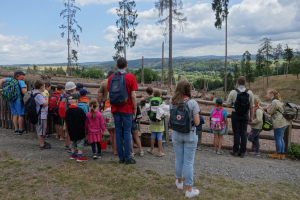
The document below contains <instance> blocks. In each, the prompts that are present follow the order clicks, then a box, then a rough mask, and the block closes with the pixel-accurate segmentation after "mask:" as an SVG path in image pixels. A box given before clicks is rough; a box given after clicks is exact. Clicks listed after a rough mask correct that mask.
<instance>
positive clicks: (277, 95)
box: [268, 89, 281, 100]
mask: <svg viewBox="0 0 300 200" xmlns="http://www.w3.org/2000/svg"><path fill="white" fill-rule="evenodd" d="M268 93H271V94H273V95H274V97H275V98H276V99H278V100H281V97H280V94H279V92H277V91H276V90H274V89H271V90H268Z"/></svg>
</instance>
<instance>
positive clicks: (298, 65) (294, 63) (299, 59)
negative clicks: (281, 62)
mask: <svg viewBox="0 0 300 200" xmlns="http://www.w3.org/2000/svg"><path fill="white" fill-rule="evenodd" d="M290 68H291V71H292V74H293V75H297V79H299V73H300V51H298V50H296V56H294V57H293V58H292V60H291V64H290Z"/></svg>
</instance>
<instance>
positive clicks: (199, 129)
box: [196, 112, 205, 151]
mask: <svg viewBox="0 0 300 200" xmlns="http://www.w3.org/2000/svg"><path fill="white" fill-rule="evenodd" d="M200 113H201V112H199V119H200V124H199V126H196V130H197V135H198V144H197V148H196V150H199V151H201V141H202V124H204V123H205V122H204V118H203V117H202V116H201V115H200Z"/></svg>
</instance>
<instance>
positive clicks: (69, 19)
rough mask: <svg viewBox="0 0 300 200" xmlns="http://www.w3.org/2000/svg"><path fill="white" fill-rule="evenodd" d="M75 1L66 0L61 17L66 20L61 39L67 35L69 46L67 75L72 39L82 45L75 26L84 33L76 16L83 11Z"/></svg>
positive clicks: (68, 65) (62, 27)
mask: <svg viewBox="0 0 300 200" xmlns="http://www.w3.org/2000/svg"><path fill="white" fill-rule="evenodd" d="M74 3H75V0H64V6H65V9H63V10H62V11H61V13H60V16H61V17H62V18H63V19H65V20H66V22H65V23H63V24H62V25H61V26H60V27H59V28H60V29H62V30H63V32H61V37H62V38H63V37H64V36H65V34H67V37H68V38H67V45H68V58H67V59H68V64H67V75H68V74H69V73H70V63H71V58H70V45H71V39H70V37H72V41H73V42H74V44H76V45H77V46H78V44H79V43H80V40H79V35H78V34H77V30H76V28H75V26H76V27H77V28H78V29H79V30H80V32H82V28H81V26H79V25H78V23H77V21H76V20H75V15H76V12H77V11H80V10H81V9H80V8H79V7H77V6H75V5H74Z"/></svg>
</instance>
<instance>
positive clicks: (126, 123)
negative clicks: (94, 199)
mask: <svg viewBox="0 0 300 200" xmlns="http://www.w3.org/2000/svg"><path fill="white" fill-rule="evenodd" d="M117 67H118V69H119V70H118V71H117V74H113V75H111V76H110V77H109V78H108V83H107V90H108V91H109V92H110V93H109V98H110V103H111V104H112V105H111V112H112V113H113V116H114V121H115V129H116V142H117V150H118V155H119V159H120V161H119V163H125V164H135V163H136V162H135V160H133V159H132V158H130V144H131V124H132V119H133V116H132V114H134V116H136V111H137V107H136V105H137V102H136V94H135V90H137V89H138V85H137V82H136V79H135V76H134V75H132V74H129V73H126V68H127V61H126V59H125V58H119V59H118V61H117ZM121 76H124V79H125V82H126V93H127V94H128V96H127V97H128V98H127V102H126V101H123V100H122V101H123V102H126V103H125V104H124V105H113V101H112V99H114V97H116V96H117V94H114V93H113V89H114V88H115V89H119V88H117V86H114V87H111V90H112V91H110V84H111V80H112V79H113V81H112V84H114V83H115V82H116V81H117V79H118V80H124V79H122V77H121ZM119 78H120V79H119ZM122 84H123V81H122ZM119 86H121V85H119ZM123 86H124V85H123ZM113 95H115V96H113ZM133 105H135V106H133ZM122 137H124V151H125V153H124V151H123V145H122Z"/></svg>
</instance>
